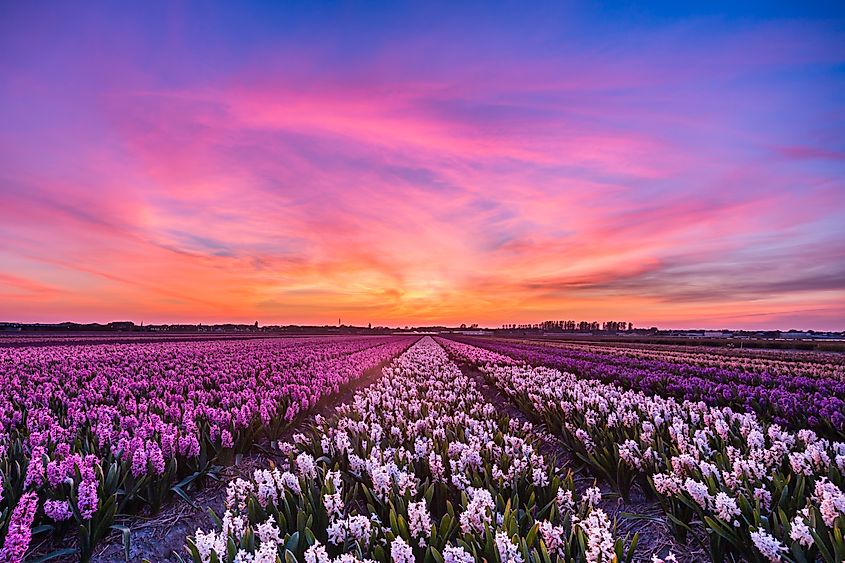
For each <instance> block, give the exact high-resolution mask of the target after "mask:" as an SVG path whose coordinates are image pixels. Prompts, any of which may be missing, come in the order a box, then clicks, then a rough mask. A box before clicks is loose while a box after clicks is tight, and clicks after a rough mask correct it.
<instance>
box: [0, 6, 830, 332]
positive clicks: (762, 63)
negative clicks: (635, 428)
mask: <svg viewBox="0 0 845 563" xmlns="http://www.w3.org/2000/svg"><path fill="white" fill-rule="evenodd" d="M635 4H636V3H625V4H620V5H614V4H613V3H608V2H606V3H602V4H597V3H592V4H588V3H556V4H555V5H554V6H555V7H538V6H536V5H534V6H533V7H529V3H523V2H512V3H505V4H490V3H488V2H478V3H474V4H471V3H457V2H443V3H439V2H438V3H435V2H422V3H419V4H417V5H416V7H414V5H411V4H406V5H403V7H397V4H394V3H384V4H372V3H371V4H363V3H357V2H350V3H348V4H344V3H340V4H318V3H313V2H302V3H298V4H289V3H281V2H267V3H264V4H261V3H247V2H232V3H229V6H228V7H222V6H220V5H218V6H215V5H214V4H211V3H202V4H200V3H196V4H195V3H189V2H162V3H155V2H125V3H122V5H119V4H118V3H110V4H101V5H98V4H97V3H88V2H83V3H75V2H54V3H51V2H38V1H36V2H27V1H23V2H3V3H2V6H0V70H2V72H0V321H42V322H59V321H65V320H74V321H80V322H89V321H99V322H108V321H111V320H132V321H135V322H136V323H137V322H141V321H143V322H145V323H154V322H228V321H233V322H253V321H255V320H258V321H259V322H261V323H262V324H277V323H281V324H289V323H319V324H323V323H336V322H337V319H338V318H339V317H340V318H342V319H343V322H345V323H357V324H366V323H368V322H372V323H373V324H374V325H377V324H391V325H396V324H400V325H405V324H421V323H461V322H466V323H474V322H475V323H480V324H482V325H499V324H501V323H505V322H537V321H542V320H545V319H575V320H581V319H588V320H592V319H595V320H608V319H619V320H626V321H632V322H633V323H634V324H635V325H639V326H651V325H658V326H661V327H714V328H720V327H734V328H782V329H788V328H815V329H836V330H843V329H845V8H843V7H842V6H843V4H842V3H841V2H826V3H817V4H813V3H810V4H805V3H799V2H790V3H783V4H781V3H778V2H758V3H741V4H744V6H743V7H741V8H738V7H736V6H735V5H734V4H737V3H736V2H726V3H720V2H700V3H695V4H691V5H683V4H682V3H679V2H665V3H660V4H656V5H652V7H650V8H635V7H634V5H635Z"/></svg>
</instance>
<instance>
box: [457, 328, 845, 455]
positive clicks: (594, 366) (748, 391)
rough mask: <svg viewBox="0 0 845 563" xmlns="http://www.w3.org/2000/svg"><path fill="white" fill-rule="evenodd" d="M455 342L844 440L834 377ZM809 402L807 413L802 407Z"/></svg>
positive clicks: (843, 414) (842, 391) (842, 398)
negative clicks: (744, 412) (809, 406)
mask: <svg viewBox="0 0 845 563" xmlns="http://www.w3.org/2000/svg"><path fill="white" fill-rule="evenodd" d="M460 341H461V342H465V343H467V344H470V345H474V346H477V347H481V348H486V349H488V350H490V351H493V352H497V353H500V354H503V355H506V356H509V357H511V358H514V359H516V360H519V361H523V362H526V363H529V364H532V365H541V366H547V367H554V368H556V369H559V370H561V371H565V372H569V373H573V374H575V375H577V376H579V377H582V378H588V379H597V380H599V381H602V382H605V383H613V384H615V385H618V386H621V387H624V388H626V389H632V390H636V391H643V392H645V393H648V394H658V395H662V396H671V397H676V398H678V399H681V400H690V401H704V402H706V403H707V404H709V405H713V406H728V407H731V408H733V409H736V410H743V411H749V412H756V413H757V414H758V415H760V416H761V417H762V418H764V419H765V420H768V421H772V422H775V423H777V424H780V425H781V426H784V427H787V428H794V429H800V428H810V429H813V430H815V431H816V432H818V433H819V434H821V435H823V436H825V437H828V438H833V439H843V438H845V382H843V381H840V380H838V379H832V378H823V377H803V376H797V375H790V374H770V373H768V372H764V373H756V372H748V371H744V370H742V369H737V368H735V367H733V366H731V365H730V362H729V361H727V359H726V362H725V363H724V365H722V366H721V367H701V366H696V365H691V364H685V363H683V362H680V361H678V362H673V361H668V360H663V359H651V358H646V357H631V356H629V355H625V354H619V353H613V352H612V351H608V352H597V351H588V350H578V349H574V348H563V347H559V346H545V345H542V344H535V343H527V342H513V341H504V340H494V339H479V338H474V339H473V338H461V339H460ZM726 358H727V357H726ZM809 404H812V405H813V409H812V410H809V409H807V405H809Z"/></svg>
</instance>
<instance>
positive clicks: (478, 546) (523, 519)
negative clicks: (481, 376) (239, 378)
mask: <svg viewBox="0 0 845 563" xmlns="http://www.w3.org/2000/svg"><path fill="white" fill-rule="evenodd" d="M282 453H283V456H284V457H283V459H282V462H281V464H280V465H279V467H277V468H274V469H272V470H257V471H256V472H255V475H254V478H253V479H252V480H237V481H234V482H232V483H230V485H229V489H228V494H227V499H226V505H227V511H226V513H225V514H224V515H223V518H222V521H221V522H220V523H219V527H218V528H217V529H215V530H211V531H208V532H204V531H202V530H198V531H197V534H196V536H195V537H193V538H192V539H190V540H189V544H188V545H189V551H190V554H191V557H192V558H193V560H194V561H196V562H207V561H227V562H233V561H253V562H255V563H257V562H265V563H273V562H275V561H276V560H277V559H276V558H277V554H278V553H279V552H280V551H282V552H284V554H285V557H286V559H288V560H293V559H294V558H297V559H302V558H304V560H305V561H307V562H320V563H325V562H328V561H348V560H349V561H352V560H360V559H364V560H372V561H383V562H386V561H397V562H402V563H410V562H412V561H432V562H434V561H437V562H443V561H446V562H451V563H463V562H471V561H484V560H486V561H491V562H493V561H501V562H521V561H595V562H598V561H612V560H617V561H626V560H629V552H630V549H629V548H627V547H626V542H625V541H623V540H622V539H620V538H617V537H615V534H614V529H613V525H612V523H611V522H610V520H609V519H608V517H607V515H606V514H605V513H604V512H603V511H602V510H601V509H600V508H596V507H595V506H594V503H595V502H596V501H597V500H598V498H599V497H600V495H599V493H598V490H597V489H591V490H589V491H588V494H587V495H586V496H584V497H582V498H579V497H578V495H576V494H575V491H574V486H573V482H572V477H571V475H569V474H560V473H559V472H558V471H557V470H556V469H555V467H554V464H552V463H549V462H548V460H546V459H544V457H543V455H541V454H540V453H539V451H538V447H537V443H536V438H534V437H533V434H532V432H531V427H530V425H529V424H527V423H518V422H517V421H515V420H511V419H509V418H508V417H507V416H501V415H500V414H499V413H497V411H496V408H495V407H494V406H493V405H491V404H489V403H485V401H484V399H483V398H482V396H481V394H480V393H479V391H478V390H477V389H476V387H475V384H474V383H473V382H472V380H470V379H469V378H467V377H466V376H464V375H462V374H461V371H460V370H459V369H458V368H457V367H456V366H455V364H454V363H452V362H451V361H450V360H449V358H448V356H447V354H446V352H445V351H444V349H443V348H442V347H441V346H439V345H438V344H437V343H435V342H434V340H432V339H431V338H424V339H423V340H421V341H419V342H418V343H417V344H415V345H414V346H413V347H412V348H411V349H410V350H408V352H406V353H405V354H403V355H402V356H401V357H399V358H398V359H397V360H396V361H394V362H393V363H392V364H391V365H390V366H389V367H388V368H386V369H385V372H384V377H383V378H382V379H381V380H379V381H378V382H377V383H375V384H374V385H373V386H371V387H369V388H367V389H365V390H363V391H360V392H359V393H358V394H357V395H356V396H355V399H354V400H353V401H352V402H351V403H350V404H349V405H347V406H345V407H343V408H341V410H340V411H339V416H338V417H337V418H335V419H334V420H330V421H321V423H320V424H317V425H315V426H314V427H313V428H311V429H310V430H309V431H308V432H307V433H304V434H300V435H298V436H297V437H296V439H295V444H285V445H283V446H282Z"/></svg>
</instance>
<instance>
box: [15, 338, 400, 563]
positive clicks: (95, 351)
mask: <svg viewBox="0 0 845 563" xmlns="http://www.w3.org/2000/svg"><path fill="white" fill-rule="evenodd" d="M413 341H414V339H413V338H407V337H373V338H288V339H262V340H243V341H203V342H180V343H143V344H103V345H90V346H62V345H56V346H35V347H9V348H2V349H0V375H2V387H0V479H2V489H0V532H2V535H4V536H5V540H4V543H3V550H2V552H0V553H2V555H0V560H2V561H19V560H20V559H21V557H22V556H23V554H24V552H25V551H26V549H27V546H28V544H29V543H30V539H31V535H32V533H33V530H35V533H39V534H44V533H52V534H54V535H55V536H61V535H64V534H65V533H66V532H67V531H69V530H71V529H73V530H74V532H75V533H77V534H78V536H79V537H78V544H79V546H78V555H79V557H81V558H83V559H85V558H87V557H88V556H90V554H91V553H92V551H93V548H94V547H95V545H96V544H97V542H98V541H99V540H100V539H102V538H103V537H104V536H105V535H106V534H108V533H111V531H112V530H111V529H110V526H112V523H113V521H114V518H115V516H116V515H117V514H124V513H134V512H139V511H141V510H143V509H145V508H147V509H150V510H152V511H153V512H154V511H155V510H157V509H158V508H159V506H160V505H161V504H162V502H163V501H164V500H166V499H167V498H168V497H171V496H173V495H179V496H183V497H184V496H186V490H187V489H188V488H189V487H190V486H191V485H194V484H198V481H200V480H202V479H203V478H205V477H206V476H208V475H212V476H213V474H214V471H215V468H216V467H217V466H218V465H219V464H224V463H229V462H231V460H232V458H234V456H236V455H237V454H238V453H240V452H244V451H247V450H248V449H249V447H250V446H251V445H252V444H253V443H254V442H256V441H258V440H274V439H276V437H277V436H278V435H279V434H280V433H281V432H282V430H283V429H284V428H285V427H286V426H287V425H289V424H290V423H291V422H292V421H293V420H294V419H295V418H297V416H298V415H300V414H302V413H304V412H307V411H308V410H309V409H311V408H312V407H314V405H316V404H317V402H318V401H320V399H322V398H324V397H326V396H330V395H332V394H334V393H337V392H338V390H339V389H340V387H341V386H343V385H345V384H347V383H349V382H350V381H352V380H354V379H356V378H358V377H360V376H361V375H362V374H363V373H364V372H366V371H367V370H369V369H371V368H375V367H376V366H378V365H380V364H381V363H384V362H386V361H388V360H389V359H391V358H393V357H394V356H396V355H397V354H399V353H401V352H402V351H403V350H404V349H406V348H407V347H408V346H410V345H411V343H412V342H413Z"/></svg>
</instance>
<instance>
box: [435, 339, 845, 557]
mask: <svg viewBox="0 0 845 563" xmlns="http://www.w3.org/2000/svg"><path fill="white" fill-rule="evenodd" d="M442 344H443V345H444V346H445V347H446V348H447V349H448V350H449V351H450V353H452V354H453V355H454V356H456V357H459V358H462V359H464V360H465V361H468V362H472V363H475V364H476V365H478V366H479V368H480V370H481V371H482V373H483V374H484V375H485V376H486V377H487V378H488V379H489V381H490V382H491V383H492V384H494V385H496V386H497V387H498V388H499V389H501V390H502V391H503V392H504V393H506V394H507V395H509V396H510V397H511V398H512V399H513V400H514V401H515V402H516V403H517V404H518V405H519V406H520V408H521V409H523V410H524V411H525V412H526V413H527V414H529V415H530V416H532V417H534V418H536V419H537V420H538V421H542V422H543V423H544V424H545V425H546V427H547V428H548V429H549V431H550V432H552V433H553V434H555V435H556V436H558V437H559V438H560V439H561V440H562V441H563V442H564V443H565V444H566V446H567V447H568V448H570V449H571V450H572V451H574V452H575V453H576V454H577V455H578V456H579V457H580V458H581V459H582V460H583V461H584V462H585V463H586V464H587V465H588V466H589V467H591V468H592V470H593V471H594V472H595V473H596V474H597V475H599V476H601V477H603V479H604V480H606V481H607V482H608V483H609V484H611V485H612V486H613V487H614V488H615V489H616V490H618V491H619V492H620V493H621V495H622V496H623V497H628V495H629V492H630V490H631V488H632V487H633V486H634V485H637V486H639V487H641V488H642V489H643V490H644V491H645V492H646V493H647V494H650V495H653V496H654V497H656V498H657V499H658V500H659V501H660V503H661V505H662V507H663V508H664V510H665V513H666V516H667V523H668V525H669V527H670V528H671V529H672V531H673V532H674V534H675V535H676V537H677V539H678V540H679V541H687V540H688V541H694V535H690V534H689V532H690V530H691V529H692V527H693V526H703V527H704V528H705V529H706V531H707V538H708V547H709V551H710V553H711V555H712V557H713V559H714V561H739V560H742V561H752V562H762V561H794V562H799V563H807V562H812V561H819V560H822V561H825V562H827V563H834V562H841V561H843V560H845V542H843V533H845V492H843V485H844V484H845V483H843V475H845V444H844V443H842V442H831V441H829V440H826V439H823V438H819V437H818V436H817V435H816V434H815V433H814V432H813V431H811V430H807V429H804V430H799V431H797V432H790V431H787V430H784V429H783V428H781V427H780V426H778V425H777V424H769V423H766V422H764V421H761V420H760V419H759V418H758V417H757V416H756V415H755V414H753V413H741V412H735V411H733V410H731V409H730V408H727V407H713V406H708V405H706V404H705V403H703V402H689V401H683V402H681V401H678V400H676V399H674V398H664V397H660V396H649V395H645V394H643V393H641V392H636V391H632V390H623V389H621V388H620V387H617V386H615V385H612V384H602V383H599V382H597V381H590V380H584V379H581V378H578V377H576V376H574V375H572V374H568V373H562V372H560V371H558V370H556V369H551V368H547V367H542V366H538V367H535V366H530V365H525V364H520V363H515V362H514V361H513V360H512V359H510V358H504V359H503V358H501V357H497V354H492V353H491V354H490V355H488V356H487V357H484V355H483V354H479V352H478V351H477V349H473V347H471V346H469V345H467V344H464V343H460V342H453V341H448V340H443V341H442Z"/></svg>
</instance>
